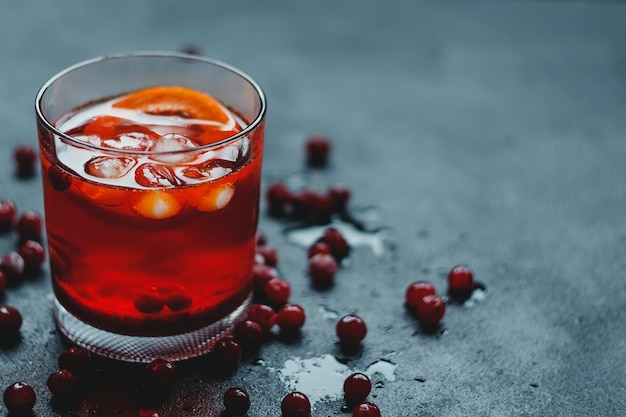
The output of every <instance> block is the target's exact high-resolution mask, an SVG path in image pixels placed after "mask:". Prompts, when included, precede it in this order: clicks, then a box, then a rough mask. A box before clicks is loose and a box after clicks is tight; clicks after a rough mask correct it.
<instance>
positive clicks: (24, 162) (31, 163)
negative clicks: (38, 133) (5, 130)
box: [13, 145, 38, 177]
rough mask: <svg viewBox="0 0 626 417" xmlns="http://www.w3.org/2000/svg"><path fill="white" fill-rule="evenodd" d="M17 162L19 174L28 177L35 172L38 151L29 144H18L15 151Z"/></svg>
mask: <svg viewBox="0 0 626 417" xmlns="http://www.w3.org/2000/svg"><path fill="white" fill-rule="evenodd" d="M13 156H14V157H15V162H16V163H17V174H18V175H19V176H20V177H28V176H31V175H33V173H34V172H35V166H36V162H37V157H38V155H37V151H35V149H34V148H32V147H31V146H28V145H22V146H18V147H17V148H16V149H15V152H14V153H13Z"/></svg>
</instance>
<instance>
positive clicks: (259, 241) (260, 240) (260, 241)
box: [256, 232, 267, 247]
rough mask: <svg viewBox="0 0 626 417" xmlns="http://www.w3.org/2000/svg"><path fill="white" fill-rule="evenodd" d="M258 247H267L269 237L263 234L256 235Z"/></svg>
mask: <svg viewBox="0 0 626 417" xmlns="http://www.w3.org/2000/svg"><path fill="white" fill-rule="evenodd" d="M256 245H257V247H259V246H264V245H267V237H266V236H265V235H264V234H263V232H257V233H256Z"/></svg>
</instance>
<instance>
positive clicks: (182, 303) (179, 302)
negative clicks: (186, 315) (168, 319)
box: [165, 292, 192, 311]
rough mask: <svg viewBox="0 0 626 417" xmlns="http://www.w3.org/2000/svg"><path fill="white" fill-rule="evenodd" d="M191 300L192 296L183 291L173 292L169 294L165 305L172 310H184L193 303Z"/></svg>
mask: <svg viewBox="0 0 626 417" xmlns="http://www.w3.org/2000/svg"><path fill="white" fill-rule="evenodd" d="M191 302H192V299H191V297H190V296H188V295H187V294H185V293H183V292H175V293H173V294H169V295H168V296H167V298H166V299H165V305H166V306H167V308H169V309H170V310H171V311H180V310H184V309H186V308H187V307H189V306H190V305H191Z"/></svg>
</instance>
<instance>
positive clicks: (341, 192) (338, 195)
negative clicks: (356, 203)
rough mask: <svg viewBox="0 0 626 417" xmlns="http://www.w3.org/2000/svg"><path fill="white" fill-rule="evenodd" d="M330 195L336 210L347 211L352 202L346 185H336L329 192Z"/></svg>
mask: <svg viewBox="0 0 626 417" xmlns="http://www.w3.org/2000/svg"><path fill="white" fill-rule="evenodd" d="M328 195H329V197H330V199H331V200H332V202H333V206H334V210H335V211H337V212H342V211H345V209H346V207H347V206H348V201H349V200H350V189H349V188H348V187H347V186H345V185H344V184H335V185H333V186H331V187H330V189H329V190H328Z"/></svg>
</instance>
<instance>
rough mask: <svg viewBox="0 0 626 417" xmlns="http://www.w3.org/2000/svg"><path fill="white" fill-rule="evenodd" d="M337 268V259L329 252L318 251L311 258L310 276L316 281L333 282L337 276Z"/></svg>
mask: <svg viewBox="0 0 626 417" xmlns="http://www.w3.org/2000/svg"><path fill="white" fill-rule="evenodd" d="M337 268H338V267H337V261H335V258H333V256H332V255H330V254H327V253H318V254H317V255H313V256H312V257H311V258H310V259H309V276H310V277H311V279H313V281H314V282H316V283H327V282H331V281H332V280H333V279H334V278H335V274H336V273H337Z"/></svg>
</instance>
